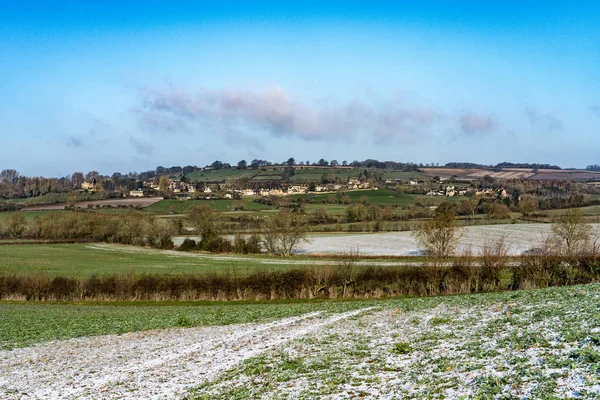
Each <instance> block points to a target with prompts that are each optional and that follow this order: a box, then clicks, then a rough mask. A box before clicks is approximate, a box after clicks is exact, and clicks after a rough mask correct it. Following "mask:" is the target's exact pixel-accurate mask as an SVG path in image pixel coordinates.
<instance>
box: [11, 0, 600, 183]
mask: <svg viewBox="0 0 600 400" xmlns="http://www.w3.org/2000/svg"><path fill="white" fill-rule="evenodd" d="M87 3H91V2H80V1H72V2H68V1H63V2H51V1H43V2H42V1H38V2H36V1H28V2H21V1H18V2H17V1H15V2H0V14H1V15H2V18H0V139H1V140H2V143H3V151H2V157H0V169H3V168H16V169H18V170H19V171H20V172H21V173H24V174H28V175H52V176H61V175H66V174H70V173H72V172H74V171H79V170H83V171H84V172H85V171H88V170H92V169H95V170H98V171H100V172H102V173H106V174H111V173H112V172H115V171H120V172H129V171H142V170H147V169H153V168H154V167H155V166H157V165H164V166H171V165H188V164H191V165H200V166H202V165H205V164H209V163H211V162H212V161H214V160H215V159H220V160H224V161H229V162H232V163H235V162H237V161H238V160H240V159H247V160H251V159H253V158H261V159H268V160H273V161H281V160H287V158H289V157H295V158H296V159H297V160H305V161H306V160H309V161H316V160H318V159H320V158H326V159H337V160H339V161H342V160H348V161H352V160H354V159H361V160H362V159H366V158H376V159H380V160H395V161H412V162H423V163H431V162H438V163H440V164H443V163H446V162H449V161H471V162H480V163H497V162H501V161H514V162H517V161H518V162H543V163H553V164H559V165H562V166H565V167H567V166H574V167H585V166H586V165H588V164H596V163H600V160H599V159H598V158H599V157H598V152H597V149H599V148H600V129H599V127H600V5H599V3H598V2H583V1H577V2H552V1H545V2H510V1H502V2H495V3H492V2H481V1H465V2H459V1H415V2H410V1H406V2H377V1H370V2H352V1H343V2H341V1H340V2H335V1H330V2H322V1H321V2H311V1H302V2H295V3H292V2H283V1H281V2H253V3H251V2H226V1H220V2H206V3H201V2H166V1H165V2H158V1H129V2H122V1H102V2H94V4H87ZM323 3H325V4H323Z"/></svg>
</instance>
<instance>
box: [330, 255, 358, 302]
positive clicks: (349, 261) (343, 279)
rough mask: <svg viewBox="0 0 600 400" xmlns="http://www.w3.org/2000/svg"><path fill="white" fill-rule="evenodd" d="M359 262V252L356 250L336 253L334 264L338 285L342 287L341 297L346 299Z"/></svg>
mask: <svg viewBox="0 0 600 400" xmlns="http://www.w3.org/2000/svg"><path fill="white" fill-rule="evenodd" d="M359 260H360V251H359V249H358V247H357V248H353V249H345V250H342V251H340V252H338V253H337V258H336V260H335V263H336V265H337V271H336V272H337V273H338V276H339V277H340V283H341V284H342V287H343V292H342V297H346V294H347V289H348V286H350V285H352V284H353V283H354V278H355V275H356V265H357V264H358V261H359Z"/></svg>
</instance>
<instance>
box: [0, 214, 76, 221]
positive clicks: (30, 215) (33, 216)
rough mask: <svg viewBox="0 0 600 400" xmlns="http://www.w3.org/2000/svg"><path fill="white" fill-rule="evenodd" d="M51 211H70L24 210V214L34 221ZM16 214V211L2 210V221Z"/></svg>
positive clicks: (0, 215) (0, 219)
mask: <svg viewBox="0 0 600 400" xmlns="http://www.w3.org/2000/svg"><path fill="white" fill-rule="evenodd" d="M50 212H68V211H26V212H25V211H24V212H23V215H24V216H25V218H26V219H27V221H33V220H34V219H35V218H36V217H43V216H45V215H47V214H48V213H50ZM12 214H15V212H12V211H11V212H0V223H1V222H3V221H4V220H5V219H6V218H8V217H9V216H11V215H12Z"/></svg>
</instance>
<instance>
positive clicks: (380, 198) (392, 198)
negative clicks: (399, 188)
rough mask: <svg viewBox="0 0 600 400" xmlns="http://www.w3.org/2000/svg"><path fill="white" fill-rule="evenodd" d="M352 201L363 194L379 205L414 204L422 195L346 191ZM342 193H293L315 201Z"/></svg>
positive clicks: (370, 202) (371, 202) (358, 198)
mask: <svg viewBox="0 0 600 400" xmlns="http://www.w3.org/2000/svg"><path fill="white" fill-rule="evenodd" d="M343 195H346V196H348V197H349V198H350V200H351V201H352V202H357V201H359V200H360V199H361V198H362V197H363V196H365V197H367V199H368V200H369V204H377V205H408V204H412V203H413V202H414V201H415V199H416V198H418V197H422V196H418V195H414V194H404V195H400V196H398V195H397V192H394V191H392V190H386V189H380V190H355V191H348V192H345V193H344V194H343ZM343 195H342V194H335V193H319V194H298V195H293V196H292V197H293V198H305V199H310V200H312V201H315V202H325V201H326V200H327V199H328V198H329V197H330V196H334V197H336V198H337V199H338V200H339V199H341V198H342V196H343Z"/></svg>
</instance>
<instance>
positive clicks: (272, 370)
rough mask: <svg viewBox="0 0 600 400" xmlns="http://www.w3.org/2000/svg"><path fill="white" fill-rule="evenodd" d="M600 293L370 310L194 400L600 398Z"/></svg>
mask: <svg viewBox="0 0 600 400" xmlns="http://www.w3.org/2000/svg"><path fill="white" fill-rule="evenodd" d="M599 290H600V288H599V287H598V286H593V287H587V288H584V287H580V288H573V289H564V288H562V289H550V290H549V291H547V292H543V291H538V292H534V293H532V294H531V293H524V292H520V293H518V294H512V293H511V294H503V295H483V296H471V297H468V296H467V297H465V296H462V297H456V298H452V299H445V300H441V301H439V304H437V305H435V303H436V301H435V300H433V301H432V300H422V301H421V300H416V301H414V303H413V304H412V306H408V307H406V303H402V304H401V305H400V306H399V307H393V306H390V307H386V309H384V310H377V311H375V310H373V311H371V312H368V313H364V314H361V315H358V316H356V317H354V318H351V319H348V320H344V321H343V323H339V324H333V325H329V326H326V327H324V328H323V329H320V330H319V331H318V332H317V333H316V334H314V335H309V336H305V337H302V338H299V339H296V340H294V341H292V342H288V343H287V344H285V345H284V346H283V347H281V348H280V349H279V350H278V351H271V352H268V353H265V354H263V355H261V356H258V357H254V358H252V359H249V360H246V361H245V362H244V363H243V364H242V365H241V366H239V367H238V368H235V369H232V370H230V371H229V372H228V373H226V374H224V375H222V376H221V377H220V378H219V379H218V380H217V381H214V382H212V383H210V384H207V385H205V386H203V387H201V388H200V389H198V390H197V391H195V395H196V396H197V397H198V398H219V399H229V398H294V399H299V398H326V399H347V398H369V399H380V398H384V399H392V398H393V399H406V398H410V399H424V398H433V399H469V398H477V399H508V398H521V399H548V398H583V399H598V398H600V316H599V315H598V312H597V304H598V300H599V299H600V292H599ZM420 303H425V305H427V306H426V307H423V306H424V304H420ZM432 305H433V307H431V306H432Z"/></svg>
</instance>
